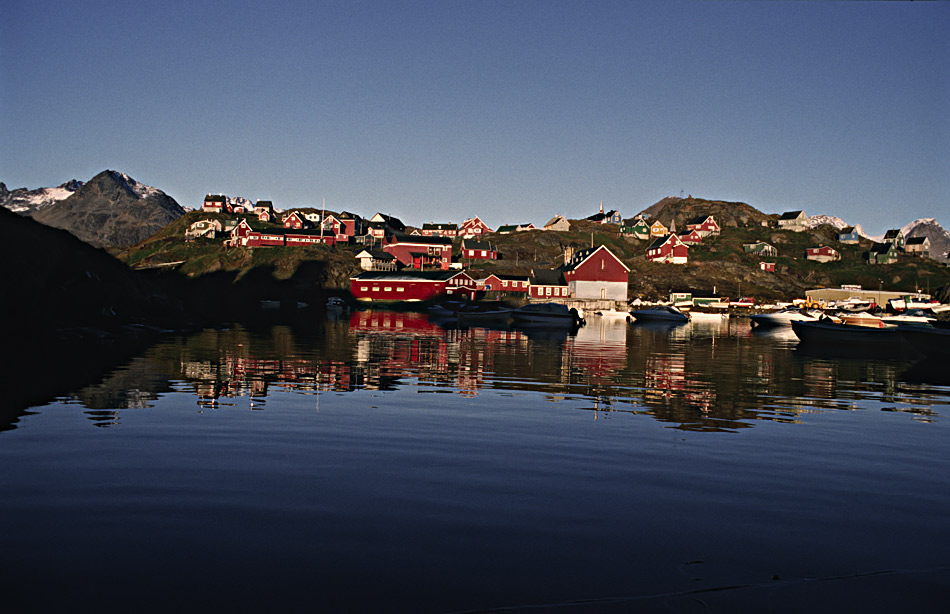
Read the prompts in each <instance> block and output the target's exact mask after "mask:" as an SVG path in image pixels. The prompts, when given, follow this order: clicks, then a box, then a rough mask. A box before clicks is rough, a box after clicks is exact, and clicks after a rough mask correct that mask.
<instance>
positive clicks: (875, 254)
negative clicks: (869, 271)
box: [864, 243, 897, 264]
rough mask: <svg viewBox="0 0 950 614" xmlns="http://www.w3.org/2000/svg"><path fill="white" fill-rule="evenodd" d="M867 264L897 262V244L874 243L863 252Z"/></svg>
mask: <svg viewBox="0 0 950 614" xmlns="http://www.w3.org/2000/svg"><path fill="white" fill-rule="evenodd" d="M864 259H865V260H867V261H868V264H893V263H895V262H897V246H895V245H894V244H893V243H875V244H874V245H872V246H871V249H869V250H868V251H866V252H864Z"/></svg>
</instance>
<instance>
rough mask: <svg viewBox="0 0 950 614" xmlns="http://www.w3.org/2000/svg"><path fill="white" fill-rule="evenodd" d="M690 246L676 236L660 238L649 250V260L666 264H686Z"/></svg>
mask: <svg viewBox="0 0 950 614" xmlns="http://www.w3.org/2000/svg"><path fill="white" fill-rule="evenodd" d="M688 256H689V246H687V245H686V244H685V243H683V242H682V241H681V240H680V238H679V237H677V236H676V235H674V234H670V235H666V236H663V237H658V238H657V239H656V240H654V241H653V243H651V244H650V247H648V248H647V259H648V260H650V261H652V262H662V263H666V264H686V262H687V259H688Z"/></svg>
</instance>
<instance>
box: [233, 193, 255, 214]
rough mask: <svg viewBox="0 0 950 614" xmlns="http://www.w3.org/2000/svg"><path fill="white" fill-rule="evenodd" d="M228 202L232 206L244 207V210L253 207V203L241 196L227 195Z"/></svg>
mask: <svg viewBox="0 0 950 614" xmlns="http://www.w3.org/2000/svg"><path fill="white" fill-rule="evenodd" d="M228 204H229V205H231V206H232V207H244V210H245V211H250V210H251V209H253V208H254V203H253V202H252V201H250V200H248V199H246V198H244V197H243V196H228Z"/></svg>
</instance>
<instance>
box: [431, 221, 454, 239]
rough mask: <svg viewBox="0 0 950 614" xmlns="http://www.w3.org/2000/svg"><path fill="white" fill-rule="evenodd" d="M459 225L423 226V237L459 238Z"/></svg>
mask: <svg viewBox="0 0 950 614" xmlns="http://www.w3.org/2000/svg"><path fill="white" fill-rule="evenodd" d="M458 233H459V225H458V224H423V225H422V235H423V236H426V237H455V236H458Z"/></svg>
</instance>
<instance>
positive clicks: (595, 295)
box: [560, 245, 630, 301]
mask: <svg viewBox="0 0 950 614" xmlns="http://www.w3.org/2000/svg"><path fill="white" fill-rule="evenodd" d="M564 260H565V262H564V265H563V266H561V267H560V270H561V272H562V274H563V277H564V280H565V282H567V286H568V296H570V297H571V298H576V299H609V300H614V301H626V300H627V284H628V278H629V274H630V268H629V267H628V266H627V265H625V264H624V263H623V262H622V261H621V260H620V258H617V256H615V255H614V253H613V252H611V251H610V250H609V249H607V248H606V247H605V246H603V245H600V246H598V247H591V248H588V249H584V250H580V251H577V252H575V251H574V250H573V249H571V248H568V249H567V250H565V252H564Z"/></svg>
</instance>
